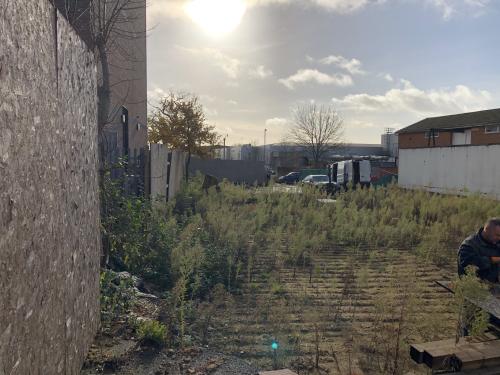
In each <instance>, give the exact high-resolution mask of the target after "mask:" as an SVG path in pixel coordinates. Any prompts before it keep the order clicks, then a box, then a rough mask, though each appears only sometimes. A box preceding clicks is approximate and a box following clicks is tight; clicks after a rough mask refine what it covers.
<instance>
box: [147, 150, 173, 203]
mask: <svg viewBox="0 0 500 375" xmlns="http://www.w3.org/2000/svg"><path fill="white" fill-rule="evenodd" d="M150 163H151V199H153V200H154V199H158V198H160V197H166V195H167V176H168V170H169V169H168V149H167V148H166V147H165V145H162V144H151V145H150Z"/></svg>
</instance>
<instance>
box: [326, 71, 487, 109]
mask: <svg viewBox="0 0 500 375" xmlns="http://www.w3.org/2000/svg"><path fill="white" fill-rule="evenodd" d="M402 85H403V87H402V88H397V89H391V90H389V91H387V92H386V93H385V94H383V95H370V94H366V93H364V94H355V95H347V96H345V97H344V98H343V99H337V98H333V99H332V100H333V102H334V103H335V104H336V105H337V106H339V108H342V109H347V110H354V111H371V112H384V113H387V112H413V113H416V114H418V115H420V116H424V117H426V116H436V115H443V114H450V113H459V112H468V111H474V110H481V109H485V108H489V107H490V106H491V104H492V97H491V94H490V93H489V92H488V91H482V90H479V91H475V90H472V89H470V88H468V87H467V86H464V85H457V86H456V87H455V88H453V89H432V90H427V91H425V90H420V89H418V88H416V87H415V86H413V84H412V83H411V82H409V81H404V80H402Z"/></svg>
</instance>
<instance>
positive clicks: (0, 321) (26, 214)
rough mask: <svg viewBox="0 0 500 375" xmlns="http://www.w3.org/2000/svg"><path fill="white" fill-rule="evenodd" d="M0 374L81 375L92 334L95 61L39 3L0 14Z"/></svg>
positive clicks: (30, 0)
mask: <svg viewBox="0 0 500 375" xmlns="http://www.w3.org/2000/svg"><path fill="white" fill-rule="evenodd" d="M0 35H1V38H0V49H1V51H2V52H1V54H0V82H1V84H0V374H1V375H6V374H9V375H10V374H12V375H26V374H35V375H37V374H40V375H48V374H50V375H53V374H79V373H80V367H81V364H82V362H83V360H84V358H85V356H86V353H87V351H88V348H89V346H90V344H91V342H92V340H93V336H94V334H95V332H96V330H97V328H98V324H99V254H100V232H99V202H98V183H97V172H96V168H97V146H96V142H97V133H96V123H97V107H96V98H97V94H96V69H95V63H94V58H93V55H92V54H91V53H89V51H88V50H87V49H86V46H85V45H84V43H83V42H82V41H81V40H80V39H79V38H78V37H77V35H76V34H75V33H74V32H73V30H72V29H71V27H70V26H69V25H68V24H67V23H66V21H65V20H64V19H63V18H62V17H60V16H57V13H56V12H55V10H54V9H53V8H52V6H51V5H50V3H49V1H47V0H23V1H15V2H12V1H7V2H5V1H2V2H1V3H0Z"/></svg>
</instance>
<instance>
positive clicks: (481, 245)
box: [458, 218, 500, 283]
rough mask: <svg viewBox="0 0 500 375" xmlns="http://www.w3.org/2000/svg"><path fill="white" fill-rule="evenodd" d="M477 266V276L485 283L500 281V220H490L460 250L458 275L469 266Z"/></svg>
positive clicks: (462, 273)
mask: <svg viewBox="0 0 500 375" xmlns="http://www.w3.org/2000/svg"><path fill="white" fill-rule="evenodd" d="M471 265H472V266H476V267H477V268H478V270H477V276H478V277H479V278H480V279H482V280H485V281H489V282H492V283H496V282H498V281H499V278H498V277H499V266H500V218H492V219H489V220H488V221H487V222H486V224H485V225H484V227H483V228H481V229H479V231H478V232H477V233H476V234H473V235H471V236H469V237H467V238H466V239H465V240H464V241H463V242H462V244H461V245H460V248H459V250H458V274H459V275H464V274H465V268H466V267H467V266H471Z"/></svg>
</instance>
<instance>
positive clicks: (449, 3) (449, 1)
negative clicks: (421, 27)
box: [426, 0, 491, 20]
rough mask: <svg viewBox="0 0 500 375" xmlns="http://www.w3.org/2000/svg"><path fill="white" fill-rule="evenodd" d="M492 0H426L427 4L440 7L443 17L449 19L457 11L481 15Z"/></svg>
mask: <svg viewBox="0 0 500 375" xmlns="http://www.w3.org/2000/svg"><path fill="white" fill-rule="evenodd" d="M490 1H491V0H426V2H427V4H429V5H431V6H433V7H435V8H436V9H438V10H439V11H440V12H441V14H442V16H443V19H445V20H449V19H450V18H452V17H453V16H454V15H455V14H457V13H459V12H460V13H470V12H472V14H473V15H480V14H481V13H482V12H483V11H484V8H486V7H487V6H488V5H489V4H490Z"/></svg>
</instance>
